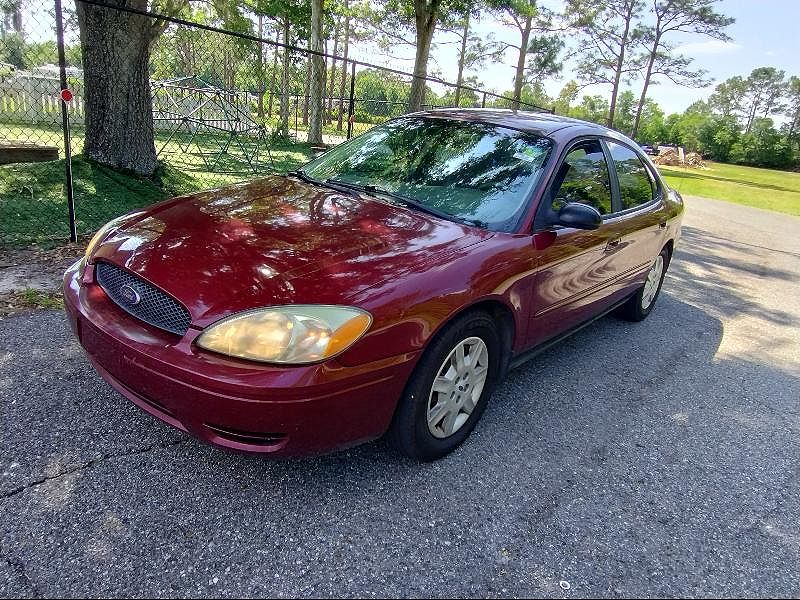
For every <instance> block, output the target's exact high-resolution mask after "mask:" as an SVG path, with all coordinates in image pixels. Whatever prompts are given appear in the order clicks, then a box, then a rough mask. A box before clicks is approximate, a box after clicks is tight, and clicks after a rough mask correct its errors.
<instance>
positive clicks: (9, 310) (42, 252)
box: [0, 243, 85, 318]
mask: <svg viewBox="0 0 800 600" xmlns="http://www.w3.org/2000/svg"><path fill="white" fill-rule="evenodd" d="M84 247H85V245H84V244H82V243H78V244H65V245H63V246H58V247H56V248H38V247H30V248H20V249H13V250H11V249H6V250H0V318H3V317H7V316H9V315H12V314H16V313H18V312H23V311H27V310H35V309H43V308H50V309H52V308H61V306H62V298H63V297H62V294H61V278H62V276H63V275H64V271H65V270H66V269H67V267H69V265H70V264H72V263H73V262H75V261H76V260H77V259H78V258H79V257H80V256H81V255H82V254H83V250H84Z"/></svg>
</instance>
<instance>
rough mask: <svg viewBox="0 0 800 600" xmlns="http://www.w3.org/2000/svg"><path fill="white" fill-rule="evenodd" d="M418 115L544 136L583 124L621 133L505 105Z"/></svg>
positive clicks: (597, 128)
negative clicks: (505, 106) (504, 107)
mask: <svg viewBox="0 0 800 600" xmlns="http://www.w3.org/2000/svg"><path fill="white" fill-rule="evenodd" d="M414 116H420V117H435V118H440V119H457V120H460V121H477V122H479V123H487V124H491V125H499V126H501V127H509V128H511V129H518V130H520V131H525V132H528V133H534V134H536V135H541V136H549V135H550V134H552V133H554V132H556V131H558V130H560V129H564V128H566V127H580V128H581V129H582V130H587V131H586V133H593V134H595V135H607V136H611V137H617V136H618V135H619V134H618V133H617V132H615V131H613V130H611V129H608V128H607V127H603V126H601V125H597V124H596V123H589V122H588V121H581V120H580V119H573V118H571V117H564V116H561V115H555V114H551V113H547V112H533V111H527V110H512V109H503V108H435V109H431V110H425V111H421V112H417V113H414Z"/></svg>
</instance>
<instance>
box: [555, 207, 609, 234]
mask: <svg viewBox="0 0 800 600" xmlns="http://www.w3.org/2000/svg"><path fill="white" fill-rule="evenodd" d="M556 223H557V224H558V225H564V226H565V227H574V228H576V229H597V228H598V227H600V225H602V223H603V217H602V216H601V215H600V212H599V211H598V210H597V209H596V208H594V207H593V206H589V205H588V204H581V203H579V202H569V203H567V204H565V205H564V206H562V207H561V210H559V211H558V215H557V216H556Z"/></svg>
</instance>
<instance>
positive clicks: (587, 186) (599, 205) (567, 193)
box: [553, 140, 612, 215]
mask: <svg viewBox="0 0 800 600" xmlns="http://www.w3.org/2000/svg"><path fill="white" fill-rule="evenodd" d="M562 176H563V178H562ZM559 181H560V182H561V184H560V186H559V188H558V192H556V193H555V194H553V210H555V211H558V210H560V209H561V207H562V206H564V205H565V204H567V203H568V202H580V203H581V204H588V205H589V206H593V207H594V208H596V209H597V210H598V211H599V212H600V214H601V215H607V214H609V213H611V212H612V210H611V183H610V181H609V178H608V165H607V163H606V157H605V154H603V148H602V146H601V145H600V141H599V140H588V141H585V142H581V143H580V144H578V145H577V146H575V147H574V148H572V150H570V151H569V153H568V154H567V156H566V157H565V158H564V163H563V164H562V165H561V172H560V173H559V177H558V178H557V180H556V185H558V182H559Z"/></svg>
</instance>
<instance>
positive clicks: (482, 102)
mask: <svg viewBox="0 0 800 600" xmlns="http://www.w3.org/2000/svg"><path fill="white" fill-rule="evenodd" d="M481 108H486V92H483V100H481Z"/></svg>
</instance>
